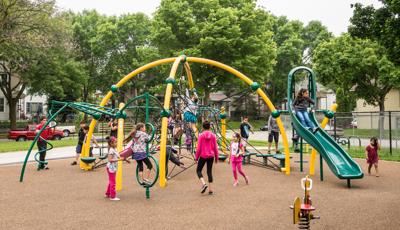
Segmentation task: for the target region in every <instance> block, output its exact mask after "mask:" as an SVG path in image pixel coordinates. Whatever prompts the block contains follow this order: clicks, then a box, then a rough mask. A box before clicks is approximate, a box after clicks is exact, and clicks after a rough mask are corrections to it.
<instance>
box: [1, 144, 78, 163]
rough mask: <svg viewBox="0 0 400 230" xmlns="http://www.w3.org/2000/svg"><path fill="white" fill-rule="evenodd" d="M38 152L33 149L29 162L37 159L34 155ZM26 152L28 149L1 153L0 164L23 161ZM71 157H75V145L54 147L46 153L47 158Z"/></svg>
mask: <svg viewBox="0 0 400 230" xmlns="http://www.w3.org/2000/svg"><path fill="white" fill-rule="evenodd" d="M36 153H37V149H34V150H32V152H31V154H30V156H29V160H28V162H31V161H35V159H34V157H35V154H36ZM26 154H27V151H18V152H8V153H0V165H7V164H20V163H23V162H24V160H25V157H26ZM71 157H75V146H68V147H61V148H54V149H52V150H50V151H47V154H46V160H52V159H62V158H71Z"/></svg>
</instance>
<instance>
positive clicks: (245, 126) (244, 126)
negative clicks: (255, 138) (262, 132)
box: [240, 116, 254, 151]
mask: <svg viewBox="0 0 400 230" xmlns="http://www.w3.org/2000/svg"><path fill="white" fill-rule="evenodd" d="M250 132H251V133H253V134H254V132H253V128H252V127H251V125H250V123H249V118H248V117H247V116H245V117H243V122H242V123H241V124H240V136H241V137H242V140H243V148H244V151H246V146H247V140H248V139H249V136H250Z"/></svg>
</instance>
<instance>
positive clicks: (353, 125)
mask: <svg viewBox="0 0 400 230" xmlns="http://www.w3.org/2000/svg"><path fill="white" fill-rule="evenodd" d="M350 126H351V127H352V128H357V126H358V123H357V119H355V118H354V119H353V120H352V121H351V123H350Z"/></svg>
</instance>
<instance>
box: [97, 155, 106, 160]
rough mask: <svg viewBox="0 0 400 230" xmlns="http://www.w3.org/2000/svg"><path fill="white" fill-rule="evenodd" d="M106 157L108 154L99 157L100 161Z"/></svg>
mask: <svg viewBox="0 0 400 230" xmlns="http://www.w3.org/2000/svg"><path fill="white" fill-rule="evenodd" d="M107 157H108V154H104V155H103V156H99V159H100V160H105V159H106V158H107Z"/></svg>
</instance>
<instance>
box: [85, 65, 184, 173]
mask: <svg viewBox="0 0 400 230" xmlns="http://www.w3.org/2000/svg"><path fill="white" fill-rule="evenodd" d="M175 59H176V58H165V59H161V60H157V61H154V62H151V63H148V64H146V65H144V66H142V67H139V68H137V69H135V70H134V71H132V72H130V73H129V74H127V75H126V76H125V77H123V78H122V79H121V80H120V81H119V82H118V83H117V84H116V86H117V87H118V88H119V87H121V86H123V85H124V84H125V83H126V82H127V81H129V80H130V79H132V78H133V77H135V76H136V75H138V74H140V73H142V72H144V71H146V70H148V69H151V68H153V67H156V66H159V65H162V64H166V63H171V62H173V61H174V60H175ZM112 95H113V93H112V92H111V91H109V92H108V93H107V94H106V96H105V97H104V98H103V99H102V101H101V103H100V106H105V105H106V104H107V102H108V101H109V100H110V98H111V97H112ZM96 123H97V120H96V119H92V121H91V122H90V125H89V132H88V134H87V135H88V137H87V138H86V142H85V143H84V145H83V149H82V154H81V156H82V157H88V156H89V148H90V139H91V138H92V136H93V131H94V128H95V126H96ZM80 167H81V168H82V169H85V170H88V169H90V167H89V165H87V164H85V163H83V161H80Z"/></svg>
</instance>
